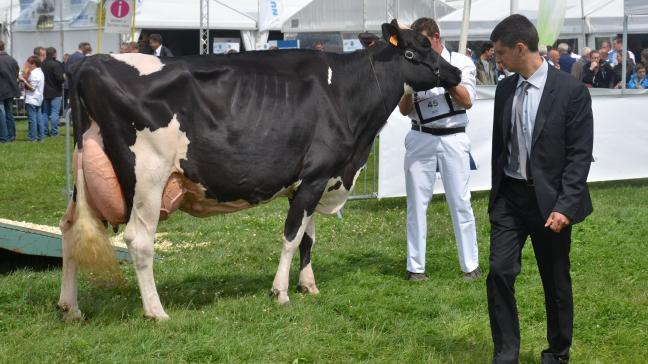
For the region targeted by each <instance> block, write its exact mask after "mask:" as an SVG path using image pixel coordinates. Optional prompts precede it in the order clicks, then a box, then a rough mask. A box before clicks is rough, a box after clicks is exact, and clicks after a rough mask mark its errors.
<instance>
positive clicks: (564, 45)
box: [556, 43, 569, 53]
mask: <svg viewBox="0 0 648 364" xmlns="http://www.w3.org/2000/svg"><path fill="white" fill-rule="evenodd" d="M556 48H557V49H558V52H560V53H569V45H568V44H567V43H560V44H558V47H556Z"/></svg>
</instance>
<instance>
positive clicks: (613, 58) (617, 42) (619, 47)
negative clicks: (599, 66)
mask: <svg viewBox="0 0 648 364" xmlns="http://www.w3.org/2000/svg"><path fill="white" fill-rule="evenodd" d="M613 44H614V50H613V51H612V52H610V53H609V54H608V62H610V65H612V67H614V66H616V65H617V64H619V59H618V58H617V54H619V53H621V54H623V37H619V36H617V37H616V38H614V43H613ZM628 57H630V59H631V60H632V63H633V64H634V63H635V56H634V53H632V52H631V51H630V50H628Z"/></svg>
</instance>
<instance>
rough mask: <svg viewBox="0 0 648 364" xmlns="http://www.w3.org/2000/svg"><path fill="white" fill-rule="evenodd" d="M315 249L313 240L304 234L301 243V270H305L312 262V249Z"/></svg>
mask: <svg viewBox="0 0 648 364" xmlns="http://www.w3.org/2000/svg"><path fill="white" fill-rule="evenodd" d="M312 248H313V238H312V237H311V236H310V235H308V234H307V233H304V237H303V238H302V241H301V243H300V244H299V269H300V270H302V269H304V268H305V267H306V266H307V265H308V264H309V263H310V261H311V249H312Z"/></svg>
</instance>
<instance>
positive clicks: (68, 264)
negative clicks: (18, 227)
mask: <svg viewBox="0 0 648 364" xmlns="http://www.w3.org/2000/svg"><path fill="white" fill-rule="evenodd" d="M74 208H75V203H74V202H70V203H69V204H68V208H67V210H66V211H65V215H63V218H61V222H60V223H59V226H60V228H61V233H63V278H62V280H61V295H60V297H59V301H58V304H57V306H58V308H59V309H61V311H63V312H65V321H76V320H82V319H83V315H82V314H81V310H79V305H78V301H77V292H78V288H77V272H78V270H79V266H78V264H77V263H76V261H75V260H74V258H73V257H72V247H71V244H72V237H71V236H70V234H71V232H72V219H73V218H74Z"/></svg>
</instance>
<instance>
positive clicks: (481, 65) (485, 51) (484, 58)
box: [475, 42, 497, 85]
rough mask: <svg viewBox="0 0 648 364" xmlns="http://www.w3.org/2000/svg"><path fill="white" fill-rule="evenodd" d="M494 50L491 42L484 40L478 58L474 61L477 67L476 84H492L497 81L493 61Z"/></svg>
mask: <svg viewBox="0 0 648 364" xmlns="http://www.w3.org/2000/svg"><path fill="white" fill-rule="evenodd" d="M494 55H495V51H494V50H493V43H491V42H486V43H484V45H483V46H482V48H481V53H480V54H479V59H478V60H477V62H476V63H475V67H476V68H477V84H478V85H494V84H496V81H497V76H496V73H497V71H496V65H495V62H494Z"/></svg>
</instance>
